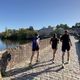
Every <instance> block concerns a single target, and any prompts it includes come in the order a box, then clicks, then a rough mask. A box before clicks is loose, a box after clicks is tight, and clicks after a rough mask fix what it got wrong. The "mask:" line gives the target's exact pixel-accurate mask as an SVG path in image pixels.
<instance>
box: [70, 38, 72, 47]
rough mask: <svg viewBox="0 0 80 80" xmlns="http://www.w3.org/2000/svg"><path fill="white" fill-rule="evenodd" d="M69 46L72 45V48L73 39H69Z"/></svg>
mask: <svg viewBox="0 0 80 80" xmlns="http://www.w3.org/2000/svg"><path fill="white" fill-rule="evenodd" d="M69 44H70V46H72V42H71V39H70V37H69Z"/></svg>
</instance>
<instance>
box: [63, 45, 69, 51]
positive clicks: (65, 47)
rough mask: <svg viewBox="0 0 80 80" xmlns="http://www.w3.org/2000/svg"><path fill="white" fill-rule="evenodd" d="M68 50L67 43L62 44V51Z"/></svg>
mask: <svg viewBox="0 0 80 80" xmlns="http://www.w3.org/2000/svg"><path fill="white" fill-rule="evenodd" d="M66 50H67V51H69V50H70V46H69V45H64V46H62V51H63V52H65V51H66Z"/></svg>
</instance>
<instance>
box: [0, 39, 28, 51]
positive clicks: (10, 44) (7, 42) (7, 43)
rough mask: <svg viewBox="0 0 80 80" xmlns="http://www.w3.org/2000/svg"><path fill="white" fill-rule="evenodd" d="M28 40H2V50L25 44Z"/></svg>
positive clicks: (0, 45)
mask: <svg viewBox="0 0 80 80" xmlns="http://www.w3.org/2000/svg"><path fill="white" fill-rule="evenodd" d="M27 42H29V41H27V40H21V41H11V40H0V50H4V49H6V48H14V47H16V46H19V45H20V44H24V43H27Z"/></svg>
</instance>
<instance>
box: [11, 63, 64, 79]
mask: <svg viewBox="0 0 80 80" xmlns="http://www.w3.org/2000/svg"><path fill="white" fill-rule="evenodd" d="M57 67H58V68H57ZM54 68H57V69H54ZM61 69H63V68H62V66H61V64H60V65H57V66H53V67H49V68H46V69H44V70H42V71H40V72H33V73H29V74H27V73H24V74H22V75H20V76H19V77H15V78H13V79H11V80H33V79H34V78H35V77H37V76H38V75H41V74H43V73H47V72H58V71H60V70H61Z"/></svg>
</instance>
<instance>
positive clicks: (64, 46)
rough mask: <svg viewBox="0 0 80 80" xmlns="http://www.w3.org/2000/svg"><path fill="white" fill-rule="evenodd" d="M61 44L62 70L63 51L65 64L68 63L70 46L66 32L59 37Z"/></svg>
mask: <svg viewBox="0 0 80 80" xmlns="http://www.w3.org/2000/svg"><path fill="white" fill-rule="evenodd" d="M60 40H61V42H62V52H63V54H62V67H63V68H64V54H65V51H66V50H67V63H68V62H69V55H70V54H69V51H70V46H72V43H71V40H70V37H69V34H68V31H67V30H66V31H65V33H64V35H62V37H61V39H60Z"/></svg>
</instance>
